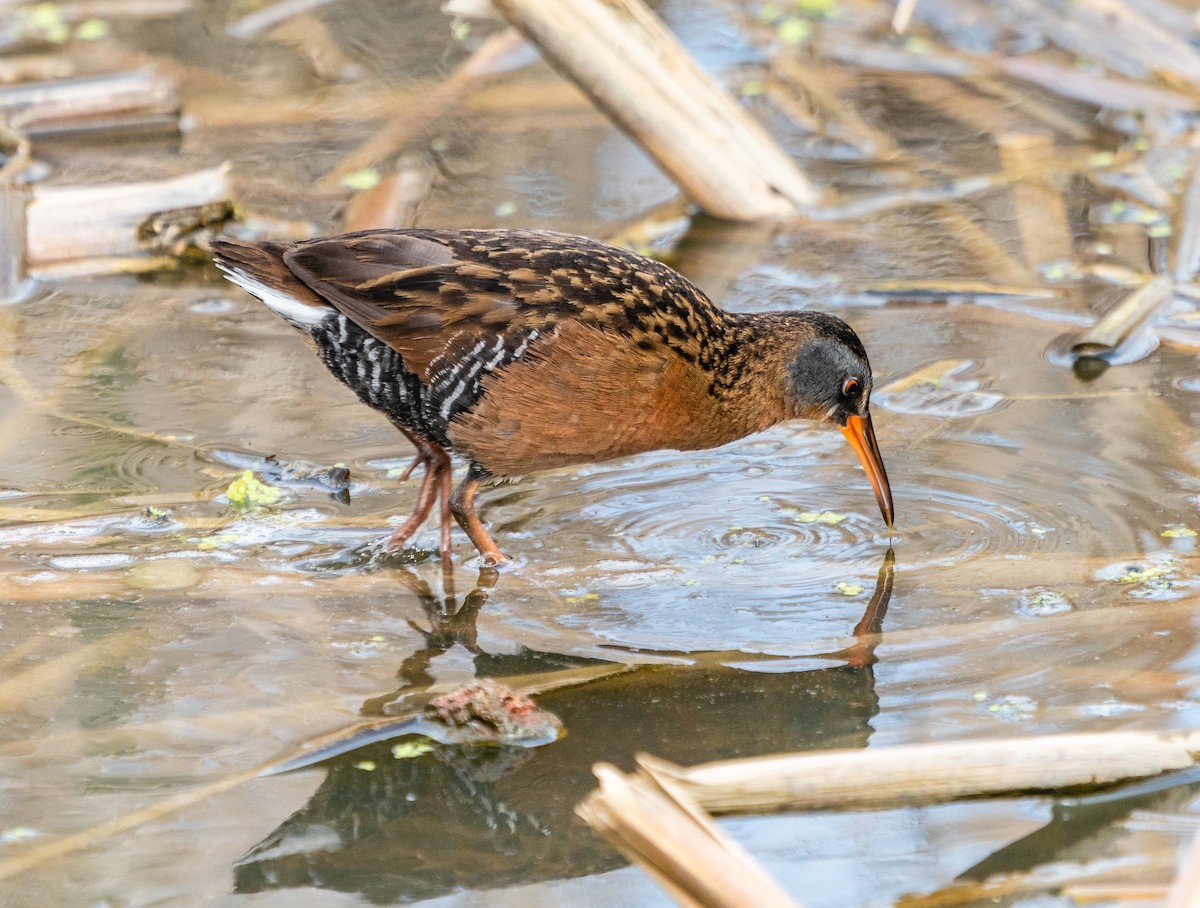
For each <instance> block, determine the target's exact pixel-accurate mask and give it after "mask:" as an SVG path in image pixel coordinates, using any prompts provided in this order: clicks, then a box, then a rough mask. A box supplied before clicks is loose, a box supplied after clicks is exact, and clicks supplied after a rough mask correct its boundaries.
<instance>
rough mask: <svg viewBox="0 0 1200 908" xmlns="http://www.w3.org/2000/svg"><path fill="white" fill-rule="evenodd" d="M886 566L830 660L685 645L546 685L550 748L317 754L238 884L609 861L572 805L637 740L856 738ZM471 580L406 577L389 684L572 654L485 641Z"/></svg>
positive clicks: (382, 703)
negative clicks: (296, 805)
mask: <svg viewBox="0 0 1200 908" xmlns="http://www.w3.org/2000/svg"><path fill="white" fill-rule="evenodd" d="M893 572H894V562H893V557H892V554H891V552H890V551H889V552H888V555H887V556H886V558H885V560H884V563H883V565H882V567H881V568H880V572H879V578H878V580H877V583H876V589H875V594H874V596H873V597H872V599H871V603H870V605H869V606H868V609H867V613H866V614H865V615H864V616H863V619H862V621H861V622H860V623H859V625H858V627H857V629H856V639H855V643H854V644H852V645H851V646H850V647H848V648H847V649H845V650H842V651H841V652H840V653H836V654H831V655H830V658H832V659H837V660H838V661H839V664H837V665H835V666H832V667H824V668H819V669H816V670H810V671H782V672H781V671H776V670H771V668H770V666H769V664H768V662H767V661H766V660H764V661H763V662H762V663H761V664H762V667H763V668H764V670H763V671H747V670H746V669H745V668H735V667H731V666H729V665H725V664H722V663H723V662H724V661H726V660H724V659H723V657H722V654H716V655H717V657H716V658H711V655H712V654H705V655H707V656H710V658H704V659H699V658H698V654H692V655H693V656H697V662H698V663H699V664H694V665H653V666H646V667H643V668H639V669H638V670H636V671H632V672H626V673H623V674H619V675H614V676H612V677H608V678H604V679H602V680H599V681H596V682H593V683H589V684H586V685H582V686H577V687H571V688H564V689H561V690H557V691H553V692H550V693H546V694H543V695H542V696H540V697H539V698H538V699H539V704H540V705H541V706H542V707H544V708H546V709H549V710H551V711H552V712H554V713H556V714H557V715H558V716H559V717H560V718H561V719H562V720H563V723H564V725H565V727H566V729H567V735H566V736H565V737H564V738H562V739H561V740H559V741H557V742H556V743H554V744H551V745H549V746H545V747H539V748H535V749H526V748H520V747H508V746H495V745H491V746H479V745H472V746H438V747H435V748H433V749H432V750H428V751H427V752H423V753H419V754H418V755H416V756H412V757H411V758H406V759H398V758H397V757H396V755H395V754H394V752H393V747H394V746H396V745H395V742H389V743H387V744H381V745H373V746H372V747H369V748H364V749H362V750H358V751H355V752H354V753H352V754H348V755H346V756H343V757H340V758H338V759H337V760H334V761H332V762H330V763H328V764H325V765H324V766H323V768H324V769H325V770H326V772H327V776H326V778H325V780H324V782H323V783H322V784H321V786H320V788H319V789H318V790H317V791H316V793H315V794H314V795H313V796H312V798H311V799H310V800H309V803H308V804H307V805H306V806H305V807H304V808H302V809H301V810H299V811H297V812H296V813H295V814H294V815H293V816H292V817H290V818H289V819H288V820H287V821H285V822H284V823H283V824H282V825H281V826H280V827H279V828H278V829H276V830H275V831H274V832H272V833H271V834H270V835H269V836H268V837H267V838H266V839H265V840H263V841H262V842H261V843H259V844H258V845H256V846H255V847H254V848H253V849H251V850H250V852H249V853H248V854H247V855H246V856H245V857H244V858H243V859H242V860H241V861H239V862H238V864H237V865H236V868H235V874H236V886H237V890H238V891H239V892H255V891H260V890H264V889H275V888H286V887H292V886H314V885H315V886H319V887H324V888H328V889H332V890H338V891H348V892H360V893H362V894H363V895H365V896H366V897H367V898H369V899H370V900H372V901H375V902H393V901H413V900H417V899H422V898H431V897H434V896H436V895H439V894H444V893H448V892H451V891H454V890H457V889H463V888H467V889H492V888H497V887H505V886H514V885H519V884H522V883H531V882H536V881H542V880H553V879H567V878H572V877H578V876H583V875H587V874H593V873H597V872H600V871H603V870H607V869H612V868H615V867H618V866H621V865H622V864H623V863H624V861H623V859H622V858H620V857H619V856H618V855H617V854H616V853H615V852H613V851H612V850H611V849H610V848H609V847H608V846H607V845H605V844H604V843H603V842H602V841H601V840H600V839H599V838H598V837H596V836H595V835H594V834H593V833H592V832H591V831H590V830H589V829H588V828H587V827H586V826H584V825H583V823H582V821H580V820H579V819H578V818H576V817H575V815H574V806H575V804H576V803H577V802H578V801H579V800H580V799H581V798H582V797H583V796H584V795H585V794H586V793H587V792H588V791H589V790H590V789H591V788H592V786H593V782H594V780H593V777H592V773H591V767H592V765H593V764H594V763H595V762H597V761H599V760H604V761H607V762H611V763H615V764H616V765H618V766H622V767H624V768H632V765H633V756H634V754H636V753H639V752H643V751H644V752H648V753H653V754H655V755H657V756H660V757H663V758H665V759H668V760H673V761H676V762H679V763H682V764H694V763H700V762H705V761H709V760H719V759H726V758H731V757H741V756H754V755H759V754H765V753H776V752H785V751H797V750H813V749H823V748H833V747H862V746H864V745H865V744H866V742H867V738H868V737H869V735H870V732H871V727H870V721H871V719H872V718H873V717H874V716H875V715H876V713H877V712H878V700H877V698H876V695H875V688H874V675H873V668H872V666H873V664H874V662H875V660H876V656H875V646H876V644H877V642H878V640H879V636H878V632H879V629H880V625H881V623H882V621H883V617H884V614H885V612H886V610H887V605H888V599H889V598H890V596H891V590H892V578H893ZM480 580H481V582H480V584H479V585H477V586H476V588H475V589H474V590H472V592H471V593H469V594H467V596H466V597H464V599H463V601H462V603H461V605H458V604H456V603H455V602H453V601H447V600H445V599H441V600H440V599H439V598H438V597H436V596H435V595H433V593H432V592H431V591H430V590H429V589H428V587H425V586H424V585H423V583H422V582H421V581H420V580H419V578H417V577H416V576H415V575H410V576H409V577H408V578H407V580H406V583H408V584H409V585H410V587H411V588H412V589H413V590H414V591H415V592H417V593H418V597H419V598H420V599H421V601H422V602H423V603H424V605H425V610H426V614H427V618H428V620H429V622H430V629H429V630H423V629H422V634H423V636H424V637H425V640H426V646H425V648H424V649H423V650H421V651H420V652H418V653H415V654H413V655H412V656H410V657H408V658H407V659H405V660H404V663H403V665H402V666H401V668H400V680H401V681H402V682H403V687H402V690H411V686H412V685H427V684H428V683H429V681H430V680H431V674H430V662H431V660H432V659H434V658H436V657H437V656H438V655H439V654H441V653H444V652H445V651H446V650H448V649H449V648H450V647H452V646H456V645H461V646H463V647H465V648H466V649H467V650H469V651H470V652H472V653H473V654H474V659H475V668H476V672H477V674H478V675H479V676H481V677H483V676H490V677H495V678H499V679H501V680H502V679H503V678H504V677H505V676H513V675H516V674H524V675H528V674H529V673H530V672H531V671H537V670H548V669H551V668H562V667H566V666H570V665H572V664H574V665H579V664H582V661H583V660H577V659H576V660H573V659H571V657H567V656H563V655H560V654H554V653H531V652H528V651H527V652H524V653H520V654H516V655H494V654H489V653H486V652H484V651H482V650H481V649H480V648H479V646H478V643H477V640H476V635H475V629H474V628H475V620H474V619H475V617H476V616H477V614H478V612H479V609H480V608H481V607H482V606H483V604H484V602H486V600H487V597H488V595H489V591H490V592H491V593H492V594H494V584H495V572H494V571H487V572H485V573H484V574H482V575H481V578H480ZM452 598H453V597H450V599H452ZM728 655H729V660H728V661H738V662H740V663H741V664H742V665H743V666H745V665H747V664H750V665H752V666H753V664H755V663H753V662H750V663H748V662H747V658H746V656H745V654H742V653H737V654H728ZM394 697H395V694H388V695H386V696H383V697H379V698H376V699H374V700H372V701H370V702H369V703H368V704H367V707H366V710H365V711H366V712H369V713H374V714H378V713H380V712H382V711H384V709H385V708H386V704H387V703H388V702H389V701H390V700H391V699H393V698H394ZM409 741H410V742H411V739H409ZM400 748H401V749H400V750H399V753H401V754H406V753H416V752H417V750H419V748H417V749H413V750H410V751H405V750H404V749H403V748H404V742H403V741H402V742H400Z"/></svg>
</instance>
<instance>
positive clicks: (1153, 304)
mask: <svg viewBox="0 0 1200 908" xmlns="http://www.w3.org/2000/svg"><path fill="white" fill-rule="evenodd" d="M1170 299H1171V280H1170V278H1167V277H1155V278H1151V279H1150V280H1148V281H1147V282H1146V283H1145V284H1143V285H1142V286H1141V287H1138V288H1137V289H1136V290H1134V291H1133V292H1131V293H1130V294H1129V295H1128V296H1127V297H1125V299H1123V300H1121V302H1120V303H1118V304H1117V305H1116V306H1114V307H1113V308H1112V309H1110V310H1109V311H1108V312H1106V313H1104V315H1103V316H1101V318H1100V321H1098V322H1096V324H1095V325H1093V326H1092V327H1091V328H1089V329H1088V330H1087V331H1085V332H1083V333H1082V334H1081V335H1079V337H1078V338H1076V340H1075V342H1074V343H1073V344H1071V351H1072V352H1073V353H1076V354H1078V355H1079V356H1096V355H1098V354H1101V353H1111V352H1112V351H1113V350H1116V349H1117V348H1118V347H1120V346H1121V344H1122V343H1123V342H1124V341H1126V340H1127V339H1128V338H1129V337H1130V336H1131V335H1132V334H1133V333H1134V332H1135V331H1137V329H1138V328H1140V327H1142V325H1144V324H1146V323H1147V322H1148V321H1149V320H1150V319H1151V318H1152V317H1153V316H1154V315H1155V313H1157V312H1158V311H1159V310H1160V309H1161V308H1162V307H1163V306H1165V305H1166V304H1167V303H1168V302H1169V301H1170Z"/></svg>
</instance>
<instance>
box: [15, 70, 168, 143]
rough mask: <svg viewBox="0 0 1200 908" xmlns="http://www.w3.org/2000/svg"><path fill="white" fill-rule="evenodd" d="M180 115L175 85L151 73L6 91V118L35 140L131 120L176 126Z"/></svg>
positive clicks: (113, 76) (63, 81)
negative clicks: (174, 123)
mask: <svg viewBox="0 0 1200 908" xmlns="http://www.w3.org/2000/svg"><path fill="white" fill-rule="evenodd" d="M178 112H179V96H178V92H177V91H176V88H175V83H174V82H172V81H171V80H170V79H168V78H166V77H164V76H162V75H160V74H158V73H155V72H153V71H151V70H135V71H133V72H124V73H114V74H111V75H105V76H91V77H87V78H79V79H63V80H60V81H54V82H38V83H35V84H33V85H15V86H11V87H8V88H3V89H0V115H4V116H6V117H7V119H8V121H9V123H10V124H11V125H12V126H13V127H15V128H17V129H20V130H22V131H23V132H25V133H26V134H29V135H36V134H38V133H42V132H63V131H65V130H68V129H91V128H94V125H95V123H97V122H100V123H102V124H103V125H104V126H106V127H111V126H113V125H117V124H119V123H120V121H122V120H125V119H128V120H130V121H131V122H133V123H134V124H135V125H141V124H143V123H144V122H145V121H147V120H151V121H155V122H160V121H173V120H174V118H175V117H176V116H177V115H178Z"/></svg>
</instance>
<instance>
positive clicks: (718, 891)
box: [575, 763, 798, 908]
mask: <svg viewBox="0 0 1200 908" xmlns="http://www.w3.org/2000/svg"><path fill="white" fill-rule="evenodd" d="M593 772H595V774H596V777H597V778H598V779H599V780H600V787H599V788H598V789H596V790H595V791H593V792H592V793H591V794H590V795H588V796H587V797H586V798H585V799H584V800H583V801H582V802H581V803H580V804H579V805H578V806H577V807H576V808H575V812H576V813H578V814H579V816H581V817H582V818H583V819H584V820H585V821H586V822H587V824H588V825H589V826H591V827H592V828H593V829H595V830H596V831H597V832H599V833H600V834H601V835H603V836H604V837H605V838H606V839H608V840H609V841H610V842H611V843H612V844H613V846H614V847H615V848H616V849H617V850H618V851H620V852H621V853H622V854H624V855H625V856H626V857H627V858H629V859H630V860H631V861H633V862H634V863H636V864H637V865H638V866H640V867H641V868H642V869H644V870H645V871H646V872H648V873H649V874H650V875H651V876H652V877H654V879H655V880H657V881H658V883H660V884H661V885H662V886H663V888H664V889H666V890H667V892H669V893H670V894H671V896H672V897H673V898H674V899H675V900H676V901H677V902H679V904H681V905H685V906H700V908H798V905H797V903H796V902H795V901H793V900H792V899H791V898H789V897H788V895H787V894H786V893H785V892H784V891H783V890H782V889H780V888H779V885H778V884H777V883H776V882H775V881H774V880H773V879H771V877H770V876H769V875H768V874H767V872H766V871H765V870H763V868H762V866H761V865H759V863H758V862H757V861H755V860H754V858H752V857H751V856H750V855H749V854H748V853H746V852H745V851H744V850H743V849H742V848H741V847H740V846H739V845H737V843H736V842H734V841H733V840H731V839H730V838H729V837H728V836H726V835H725V834H724V833H722V832H721V831H720V830H719V829H718V828H717V826H716V824H714V823H713V822H712V819H711V818H710V817H708V816H707V815H706V814H705V813H704V812H703V811H702V810H701V809H700V808H699V807H698V806H697V805H696V804H695V803H694V802H693V801H691V799H690V798H688V797H687V795H686V794H683V793H682V792H680V791H679V789H678V788H676V787H667V788H664V787H656V786H655V785H653V784H651V782H650V781H649V780H648V779H647V778H645V777H637V776H626V775H624V774H623V773H621V772H620V771H618V770H617V769H616V768H615V767H612V766H609V765H607V764H603V763H600V764H597V765H596V766H595V767H593Z"/></svg>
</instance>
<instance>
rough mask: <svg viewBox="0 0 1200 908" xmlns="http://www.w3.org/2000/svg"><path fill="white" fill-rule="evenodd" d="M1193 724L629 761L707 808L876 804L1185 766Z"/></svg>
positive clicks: (1090, 782)
mask: <svg viewBox="0 0 1200 908" xmlns="http://www.w3.org/2000/svg"><path fill="white" fill-rule="evenodd" d="M1197 755H1200V733H1194V734H1190V735H1166V734H1154V733H1151V732H1112V733H1099V734H1067V735H1044V736H1039V737H1029V738H1001V739H997V740H989V741H965V742H955V743H948V744H914V745H902V746H899V747H888V748H879V749H875V750H836V751H825V752H818V753H801V754H785V755H781V756H769V757H756V758H752V759H747V760H728V761H723V762H717V763H708V764H705V765H702V766H696V767H692V768H690V769H685V768H683V767H679V766H674V765H672V764H670V763H667V762H666V761H664V760H659V759H657V758H655V757H650V756H642V757H639V758H638V765H639V767H640V768H641V770H642V771H643V772H646V773H647V774H649V775H651V776H653V777H654V778H656V779H659V778H661V779H663V780H665V781H667V782H674V783H677V784H679V785H682V786H683V788H684V789H685V790H686V791H687V792H688V793H689V794H691V795H692V796H693V797H694V798H695V799H696V801H697V802H698V803H699V804H700V805H701V806H702V807H704V808H705V809H706V810H710V811H712V812H714V813H733V812H739V813H743V812H763V811H775V810H836V809H853V810H868V809H870V810H875V809H882V808H891V807H904V806H911V805H918V804H934V803H940V802H942V801H949V800H954V799H958V798H970V797H981V796H995V795H1001V794H1015V793H1019V792H1054V791H1061V790H1063V789H1076V788H1086V787H1095V786H1100V785H1107V784H1111V783H1114V782H1120V781H1125V780H1129V779H1138V778H1145V777H1147V776H1153V775H1157V774H1159V773H1163V772H1167V771H1170V770H1176V769H1184V768H1186V767H1189V766H1192V765H1194V764H1195V762H1196V757H1197Z"/></svg>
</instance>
